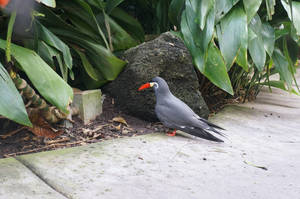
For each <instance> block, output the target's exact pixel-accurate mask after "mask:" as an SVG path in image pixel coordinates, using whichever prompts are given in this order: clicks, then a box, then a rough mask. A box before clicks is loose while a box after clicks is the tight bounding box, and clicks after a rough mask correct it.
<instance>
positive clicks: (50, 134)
mask: <svg viewBox="0 0 300 199" xmlns="http://www.w3.org/2000/svg"><path fill="white" fill-rule="evenodd" d="M28 116H29V119H30V121H31V123H32V124H33V127H26V128H27V129H28V130H29V131H31V132H32V133H33V134H35V135H37V136H42V137H46V138H55V137H57V136H59V135H60V134H62V133H63V130H55V129H53V128H52V127H51V125H50V124H49V123H48V122H47V121H46V120H45V119H44V118H43V117H41V114H40V111H39V110H38V109H29V110H28Z"/></svg>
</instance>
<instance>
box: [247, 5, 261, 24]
mask: <svg viewBox="0 0 300 199" xmlns="http://www.w3.org/2000/svg"><path fill="white" fill-rule="evenodd" d="M261 2H262V0H243V3H244V8H245V11H246V13H247V21H248V23H249V22H250V21H251V19H252V18H253V17H254V15H255V14H256V13H257V11H258V9H259V7H260V4H261Z"/></svg>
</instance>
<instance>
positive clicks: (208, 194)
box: [0, 78, 300, 199]
mask: <svg viewBox="0 0 300 199" xmlns="http://www.w3.org/2000/svg"><path fill="white" fill-rule="evenodd" d="M298 79H299V80H298V81H299V82H300V78H298ZM299 102H300V97H298V96H295V95H289V94H288V93H285V92H283V91H280V90H277V89H273V93H268V92H267V90H263V91H262V92H261V93H260V95H259V96H258V98H257V100H256V101H255V102H254V103H246V104H243V105H230V106H227V107H226V108H225V109H224V110H223V111H221V112H220V113H218V114H217V115H216V116H214V117H212V118H211V120H212V121H213V122H215V123H217V124H219V125H220V126H223V127H224V128H226V129H227V131H226V134H227V135H228V139H226V140H225V143H221V144H219V143H213V142H209V141H205V140H201V139H194V138H190V137H184V136H176V137H168V136H165V135H163V134H159V133H153V134H151V135H145V136H138V137H134V138H122V139H115V140H110V141H104V142H101V143H96V144H91V145H88V146H83V147H75V148H69V149H63V150H57V151H51V152H43V153H36V154H30V155H24V156H20V157H17V158H16V159H14V158H7V159H2V160H0V199H11V198H20V199H23V198H28V199H29V198H30V199H41V198H45V199H48V198H50V199H52V198H57V199H60V198H72V199H73V198H74V199H77V198H78V199H86V198H88V199H94V198H104V199H106V198H107V199H119V198H122V199H127V198H128V199H135V198H143V199H152V198H153V199H158V198H159V199H160V198H162V199H168V198H170V199H177V198H178V199H185V198H188V199H190V198H195V199H199V198H204V199H219V198H230V199H235V198H236V199H241V198H247V199H251V198H253V199H266V198H268V199H286V198H289V199H297V198H300V103H299Z"/></svg>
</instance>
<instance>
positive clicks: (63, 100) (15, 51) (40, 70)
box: [0, 39, 73, 113]
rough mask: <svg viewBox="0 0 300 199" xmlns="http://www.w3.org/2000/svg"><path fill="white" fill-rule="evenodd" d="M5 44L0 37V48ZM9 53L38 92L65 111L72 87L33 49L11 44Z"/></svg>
mask: <svg viewBox="0 0 300 199" xmlns="http://www.w3.org/2000/svg"><path fill="white" fill-rule="evenodd" d="M5 44H6V41H4V40H1V39H0V48H2V49H5ZM11 54H12V56H13V57H14V58H15V59H16V60H17V62H18V63H19V65H20V66H21V67H22V69H23V70H24V72H25V73H26V75H27V76H28V77H29V79H30V80H31V82H32V83H33V85H34V86H35V88H36V89H37V90H38V91H39V93H40V94H41V95H42V96H43V97H44V98H45V99H46V100H47V101H48V102H50V103H51V104H53V105H55V106H56V107H58V108H59V109H60V110H62V111H63V112H66V113H67V112H68V110H67V107H68V105H69V104H70V102H71V101H72V99H73V91H72V88H71V87H70V86H69V85H68V84H67V83H66V82H65V81H64V80H63V79H62V78H61V77H60V76H59V75H58V74H57V73H56V72H54V71H53V70H52V69H51V68H50V67H49V66H48V65H47V64H46V63H45V62H44V61H43V60H42V59H41V58H40V56H38V55H37V54H36V53H35V52H34V51H32V50H29V49H27V48H23V47H21V46H17V45H14V44H12V45H11Z"/></svg>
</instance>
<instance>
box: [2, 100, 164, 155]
mask: <svg viewBox="0 0 300 199" xmlns="http://www.w3.org/2000/svg"><path fill="white" fill-rule="evenodd" d="M113 101H114V100H113V99H112V98H111V97H109V96H107V95H106V98H105V100H104V102H103V113H102V114H101V115H100V116H99V117H97V118H96V120H94V121H93V122H91V123H90V124H89V125H83V123H82V121H81V120H80V119H79V118H78V117H75V118H73V120H74V121H75V123H74V124H73V128H70V129H66V128H62V125H60V126H57V128H61V129H63V130H64V132H63V133H62V134H61V135H60V136H58V137H56V138H54V139H48V138H43V137H37V136H36V135H34V134H32V133H31V132H30V131H28V130H26V129H24V130H21V131H19V132H18V133H16V134H14V135H12V136H9V137H7V138H5V139H3V137H2V138H0V158H5V157H11V156H16V155H22V154H28V153H34V152H40V151H48V150H54V149H58V148H65V147H72V146H80V145H85V144H88V143H94V142H101V141H103V140H107V139H114V138H119V137H124V136H136V135H142V134H147V133H151V132H154V131H164V130H165V131H166V130H167V129H165V128H164V127H163V126H162V125H161V124H160V123H150V122H147V121H144V120H140V119H138V118H135V117H132V116H130V115H127V114H125V113H123V112H122V111H120V110H119V109H118V108H117V107H116V106H115V105H114V103H113ZM123 119H124V121H123ZM113 120H117V121H113ZM122 122H123V123H122ZM125 122H126V123H127V125H126V124H125ZM0 127H1V128H0V136H1V135H6V134H7V133H9V132H12V131H14V130H16V129H19V128H21V126H20V125H18V124H16V123H13V122H11V121H9V120H7V119H0Z"/></svg>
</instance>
